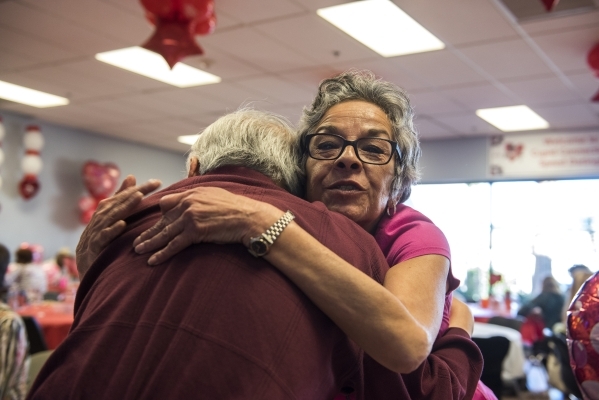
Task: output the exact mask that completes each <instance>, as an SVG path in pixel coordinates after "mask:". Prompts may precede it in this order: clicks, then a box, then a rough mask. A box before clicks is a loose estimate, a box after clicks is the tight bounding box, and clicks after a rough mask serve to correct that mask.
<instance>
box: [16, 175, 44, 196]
mask: <svg viewBox="0 0 599 400" xmlns="http://www.w3.org/2000/svg"><path fill="white" fill-rule="evenodd" d="M39 190H40V183H39V182H38V180H37V176H35V175H25V176H24V177H23V179H21V182H20V183H19V193H21V196H22V197H23V198H24V199H25V200H29V199H30V198H32V197H33V196H35V195H36V194H37V192H39Z"/></svg>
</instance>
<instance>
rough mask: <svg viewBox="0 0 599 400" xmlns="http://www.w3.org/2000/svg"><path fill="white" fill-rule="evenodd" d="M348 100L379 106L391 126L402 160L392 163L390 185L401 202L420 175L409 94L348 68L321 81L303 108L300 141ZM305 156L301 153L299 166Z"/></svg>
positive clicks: (418, 148) (302, 141)
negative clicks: (329, 113) (323, 118)
mask: <svg viewBox="0 0 599 400" xmlns="http://www.w3.org/2000/svg"><path fill="white" fill-rule="evenodd" d="M349 100H363V101H367V102H369V103H372V104H375V105H377V106H378V107H380V108H381V109H382V110H383V111H384V112H385V114H386V115H387V118H389V122H390V123H391V126H392V128H393V132H392V135H393V140H395V141H396V142H397V143H398V144H399V149H400V152H401V160H400V161H399V162H396V163H395V176H394V178H393V183H392V187H391V199H392V200H393V202H394V203H403V202H404V201H406V200H407V199H408V198H409V197H410V193H411V192H412V185H413V184H415V183H416V182H417V181H418V179H419V178H420V173H419V170H418V160H419V158H420V154H421V151H420V143H419V141H418V133H417V132H416V129H415V128H414V122H413V119H414V110H413V109H412V106H411V105H410V100H409V98H408V95H407V94H406V92H405V91H404V90H402V89H401V88H399V87H398V86H396V85H394V84H392V83H390V82H386V81H383V80H381V79H377V78H376V77H375V75H374V74H373V73H372V72H370V71H367V70H353V69H352V70H348V71H346V72H343V73H341V74H339V75H337V76H334V77H332V78H329V79H325V80H324V81H322V82H321V83H320V87H319V88H318V94H317V95H316V98H315V99H314V101H313V103H312V105H310V106H306V107H304V111H303V115H302V118H301V120H300V124H299V133H300V141H301V143H304V140H305V137H306V135H308V134H310V133H314V131H315V129H316V127H317V125H318V124H319V123H320V120H321V119H322V117H323V116H324V115H325V113H326V112H327V111H328V110H329V108H331V107H333V106H334V105H336V104H339V103H341V102H344V101H349ZM307 158H308V154H307V153H306V152H304V153H303V155H302V165H305V162H306V160H307Z"/></svg>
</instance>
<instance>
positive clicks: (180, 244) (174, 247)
mask: <svg viewBox="0 0 599 400" xmlns="http://www.w3.org/2000/svg"><path fill="white" fill-rule="evenodd" d="M192 243H193V242H191V241H190V240H189V237H185V235H179V236H177V237H175V238H174V239H173V240H171V241H170V242H168V245H167V246H166V247H165V248H164V249H162V250H160V251H158V252H156V253H154V254H153V255H152V257H150V259H149V260H148V264H149V265H157V264H160V263H162V262H164V261H166V260H168V259H169V258H171V257H172V256H174V255H175V254H178V253H180V252H181V251H182V250H184V249H185V248H187V247H188V246H189V245H191V244H192Z"/></svg>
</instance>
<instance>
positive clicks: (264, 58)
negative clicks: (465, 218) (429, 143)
mask: <svg viewBox="0 0 599 400" xmlns="http://www.w3.org/2000/svg"><path fill="white" fill-rule="evenodd" d="M522 1H528V2H534V1H539V2H540V0H522ZM568 1H570V0H562V4H564V3H567V2H568ZM598 1H599V0H595V2H596V3H597V2H598ZM344 2H346V1H343V0H215V7H216V15H217V18H218V25H217V28H216V31H215V32H214V33H213V34H212V35H209V36H200V37H198V39H197V40H198V43H199V44H200V46H201V47H203V49H204V50H205V54H204V55H203V56H199V57H192V58H187V59H185V60H184V62H185V63H187V64H189V65H192V66H196V67H199V68H202V69H205V70H206V71H208V72H210V73H213V74H215V75H218V76H220V77H221V78H222V82H221V83H219V84H214V85H207V86H199V87H195V88H187V89H179V88H175V87H173V86H170V85H167V84H164V83H161V82H158V81H154V80H152V79H148V78H145V77H142V76H139V75H135V74H133V73H130V72H127V71H125V70H121V69H118V68H115V67H112V66H110V65H107V64H104V63H101V62H99V61H96V60H95V59H94V55H95V54H96V53H98V52H102V51H107V50H113V49H118V48H123V47H129V46H134V45H140V44H142V43H143V42H145V40H146V39H147V38H148V37H149V36H150V35H151V33H152V31H153V28H152V27H151V26H150V25H149V24H148V23H147V22H146V20H145V19H144V17H143V11H142V8H141V6H140V5H139V1H138V0H0V80H4V81H7V82H11V83H15V84H19V85H23V86H26V87H30V88H33V89H38V90H42V91H45V92H49V93H52V94H55V95H59V96H64V97H68V98H69V99H70V100H71V103H70V104H69V105H67V106H62V107H53V108H46V109H37V108H33V107H29V106H25V105H20V104H16V103H11V102H8V101H0V109H5V110H10V111H13V112H18V113H21V114H25V115H30V116H32V117H35V118H39V119H42V120H46V121H50V122H54V123H58V124H62V125H66V126H71V127H76V128H81V129H85V130H89V131H93V132H96V133H99V134H104V135H107V136H113V137H120V138H124V139H127V140H131V141H135V142H142V143H146V144H150V145H153V146H158V147H162V148H167V149H171V150H178V151H185V150H186V149H187V148H188V146H187V145H183V144H180V143H177V141H176V138H177V136H179V135H188V134H194V133H197V132H198V131H200V130H201V129H202V128H203V127H205V126H206V125H208V124H209V123H211V122H212V121H214V120H215V119H216V117H218V116H219V115H222V114H223V113H225V112H227V111H232V110H235V109H236V108H238V107H239V106H240V105H241V104H242V103H248V102H253V104H254V106H255V107H257V108H261V109H268V110H271V111H274V112H277V113H280V114H283V115H285V116H287V117H288V118H289V119H290V120H291V121H292V122H294V123H295V122H297V121H298V119H299V115H300V112H301V108H302V106H303V105H305V104H307V103H308V102H309V101H310V100H311V99H312V96H313V95H314V93H315V90H316V87H317V85H318V83H319V82H320V81H321V80H322V79H323V78H326V77H328V76H330V75H332V74H334V73H337V72H340V71H343V70H345V69H347V68H350V67H355V68H367V69H370V70H372V71H373V72H375V73H376V74H377V75H379V76H381V77H382V78H383V79H386V80H390V81H393V82H395V83H397V84H398V85H400V86H402V87H404V88H405V89H406V90H407V91H408V92H409V93H410V95H411V98H412V100H413V103H414V107H415V109H416V114H417V120H416V125H417V128H418V130H419V132H420V134H421V137H422V139H424V140H427V139H438V138H456V137H468V136H481V135H492V134H497V133H500V132H499V131H498V130H497V129H496V128H494V127H492V126H491V125H489V124H488V123H486V122H485V121H483V120H481V119H479V118H478V117H477V116H476V115H475V114H474V111H475V110H476V109H478V108H485V107H499V106H509V105H519V104H526V105H528V106H529V107H531V108H532V109H533V110H534V111H536V112H537V113H538V114H540V115H541V116H542V117H543V118H545V119H546V120H547V121H548V122H549V123H550V125H551V128H550V130H551V131H559V132H574V131H580V130H589V129H593V130H597V129H598V128H599V103H592V102H591V101H590V98H591V97H592V96H593V95H594V94H595V93H596V92H597V91H599V79H597V78H596V77H594V76H593V75H592V73H591V71H590V68H589V67H588V65H587V62H586V57H587V54H588V52H589V50H590V49H591V48H592V47H593V45H594V44H596V43H598V42H599V10H598V9H595V10H592V11H587V12H584V13H574V14H569V15H565V16H564V15H557V16H555V15H554V16H552V17H551V18H543V19H538V20H531V21H528V22H522V23H518V22H516V20H515V18H514V17H513V16H512V15H511V14H510V13H509V11H507V9H506V8H505V7H504V6H503V5H502V3H500V2H499V0H394V3H396V4H397V5H398V6H399V7H400V8H402V9H403V10H404V11H406V12H407V13H408V14H409V15H411V16H412V17H413V18H414V19H416V20H417V21H418V22H419V23H421V24H422V25H423V26H424V27H425V28H427V29H428V30H430V31H431V32H432V33H433V34H434V35H436V36H437V37H438V38H439V39H441V40H442V41H443V42H444V43H445V44H446V46H447V48H446V49H444V50H440V51H434V52H428V53H421V54H414V55H407V56H400V57H394V58H383V57H381V56H379V55H378V54H376V53H374V52H373V51H371V50H370V49H368V48H366V47H364V46H363V45H362V44H360V43H358V42H356V41H354V40H353V39H351V38H350V37H348V36H346V35H345V34H344V33H342V32H341V31H339V30H337V29H336V28H334V27H333V26H331V25H329V24H328V23H327V22H326V21H324V20H322V19H321V18H320V17H318V16H317V15H316V9H318V8H321V7H326V6H330V5H335V4H341V3H344Z"/></svg>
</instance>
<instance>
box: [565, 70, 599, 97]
mask: <svg viewBox="0 0 599 400" xmlns="http://www.w3.org/2000/svg"><path fill="white" fill-rule="evenodd" d="M566 78H567V79H568V80H569V81H570V82H572V84H573V85H574V86H575V87H576V89H577V90H578V92H579V94H580V95H581V96H582V98H583V99H588V100H590V99H591V98H593V96H595V94H596V93H597V92H599V77H595V76H594V75H593V74H592V73H591V72H590V71H588V72H584V73H581V74H572V75H567V76H566Z"/></svg>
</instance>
